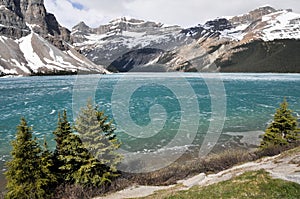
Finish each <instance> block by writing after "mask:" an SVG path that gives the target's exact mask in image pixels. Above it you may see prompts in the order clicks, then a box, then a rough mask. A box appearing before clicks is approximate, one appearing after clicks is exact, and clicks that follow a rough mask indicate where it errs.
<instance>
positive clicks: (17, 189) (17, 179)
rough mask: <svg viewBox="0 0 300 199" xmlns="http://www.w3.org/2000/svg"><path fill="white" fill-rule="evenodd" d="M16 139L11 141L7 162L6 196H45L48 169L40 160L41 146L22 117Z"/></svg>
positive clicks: (25, 198) (31, 198) (10, 197)
mask: <svg viewBox="0 0 300 199" xmlns="http://www.w3.org/2000/svg"><path fill="white" fill-rule="evenodd" d="M17 129H18V130H17V134H16V139H15V140H13V141H12V143H11V144H12V148H13V149H12V152H11V155H12V160H11V161H9V162H7V169H8V170H7V172H6V173H5V175H6V179H7V194H6V196H5V197H6V198H8V199H14V198H16V199H17V198H18V199H19V198H24V199H27V198H28V199H35V198H47V197H49V195H48V193H47V188H48V187H49V181H51V180H49V175H48V174H49V171H48V170H47V166H46V167H43V166H42V164H41V162H43V163H44V165H47V164H48V163H47V162H46V160H45V159H43V160H41V157H40V154H41V148H40V146H39V144H38V143H37V141H36V139H33V138H32V130H31V128H30V127H28V126H27V123H26V121H25V119H24V118H22V119H21V123H20V125H19V126H18V127H17Z"/></svg>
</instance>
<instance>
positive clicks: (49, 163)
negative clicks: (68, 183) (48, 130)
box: [40, 139, 58, 193]
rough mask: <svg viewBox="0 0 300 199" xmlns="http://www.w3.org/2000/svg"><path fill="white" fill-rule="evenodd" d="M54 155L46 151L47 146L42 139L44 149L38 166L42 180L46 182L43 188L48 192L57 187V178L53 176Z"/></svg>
mask: <svg viewBox="0 0 300 199" xmlns="http://www.w3.org/2000/svg"><path fill="white" fill-rule="evenodd" d="M53 159H54V155H53V152H51V151H50V150H49V149H48V144H47V142H46V140H45V139H44V149H43V152H42V154H41V156H40V166H41V170H42V175H43V178H45V179H46V180H47V187H45V189H46V190H48V192H49V193H50V192H52V191H53V190H54V189H55V187H56V186H57V183H58V182H57V176H56V175H55V170H54V168H55V166H54V160H53Z"/></svg>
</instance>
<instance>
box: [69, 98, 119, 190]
mask: <svg viewBox="0 0 300 199" xmlns="http://www.w3.org/2000/svg"><path fill="white" fill-rule="evenodd" d="M75 129H76V131H77V132H78V134H79V135H80V138H81V140H82V141H83V143H84V145H85V147H86V149H88V151H89V152H90V154H91V156H90V158H89V160H88V161H87V162H86V164H85V165H83V166H82V167H81V168H80V170H79V171H78V172H77V180H78V181H79V182H80V183H81V184H84V185H87V186H99V185H102V184H103V183H105V182H110V181H111V179H112V178H113V177H115V176H117V174H116V172H117V164H118V163H119V162H120V161H121V155H120V154H118V153H117V152H116V150H117V149H118V148H119V147H120V142H119V141H118V140H117V138H116V135H115V134H114V131H115V128H114V127H113V125H112V122H108V118H107V116H105V115H104V113H103V112H100V111H98V110H97V109H96V108H95V107H94V106H93V105H92V103H91V101H88V103H87V105H86V107H85V108H82V109H81V112H80V113H79V115H78V117H77V120H76V126H75ZM88 179H90V181H89V180H88Z"/></svg>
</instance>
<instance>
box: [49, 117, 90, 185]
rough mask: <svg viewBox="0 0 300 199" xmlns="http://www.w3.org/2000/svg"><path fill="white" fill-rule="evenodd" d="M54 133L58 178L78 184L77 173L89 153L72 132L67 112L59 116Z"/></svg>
mask: <svg viewBox="0 0 300 199" xmlns="http://www.w3.org/2000/svg"><path fill="white" fill-rule="evenodd" d="M53 133H54V135H55V141H56V149H55V152H54V160H55V165H56V169H55V170H56V173H57V176H58V178H59V179H60V181H61V182H64V183H69V184H73V183H75V182H76V180H75V178H74V175H75V173H76V172H77V171H78V170H79V168H80V167H81V166H82V165H83V164H84V163H85V162H86V161H87V160H88V158H89V153H88V151H87V150H86V149H85V148H84V146H83V144H82V142H81V140H80V138H79V137H78V135H75V134H74V133H73V132H72V129H71V124H70V123H69V121H68V118H67V112H66V111H64V112H63V116H62V118H61V116H60V114H59V115H58V124H57V128H56V130H55V131H54V132H53Z"/></svg>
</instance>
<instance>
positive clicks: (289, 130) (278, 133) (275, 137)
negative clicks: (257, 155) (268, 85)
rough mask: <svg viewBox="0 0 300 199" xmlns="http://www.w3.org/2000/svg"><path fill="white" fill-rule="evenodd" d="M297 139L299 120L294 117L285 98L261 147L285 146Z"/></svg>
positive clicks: (267, 130)
mask: <svg viewBox="0 0 300 199" xmlns="http://www.w3.org/2000/svg"><path fill="white" fill-rule="evenodd" d="M297 139H299V128H298V124H297V118H296V117H294V116H293V114H292V110H290V109H288V103H287V101H286V99H285V98H284V100H283V102H282V103H281V104H280V108H278V109H277V110H276V113H275V115H274V121H273V122H272V123H271V124H270V125H269V126H268V127H267V129H266V132H265V134H264V136H263V140H262V142H261V145H260V147H261V148H267V147H268V146H274V145H275V146H276V145H285V144H288V143H290V142H294V141H295V140H297Z"/></svg>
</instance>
